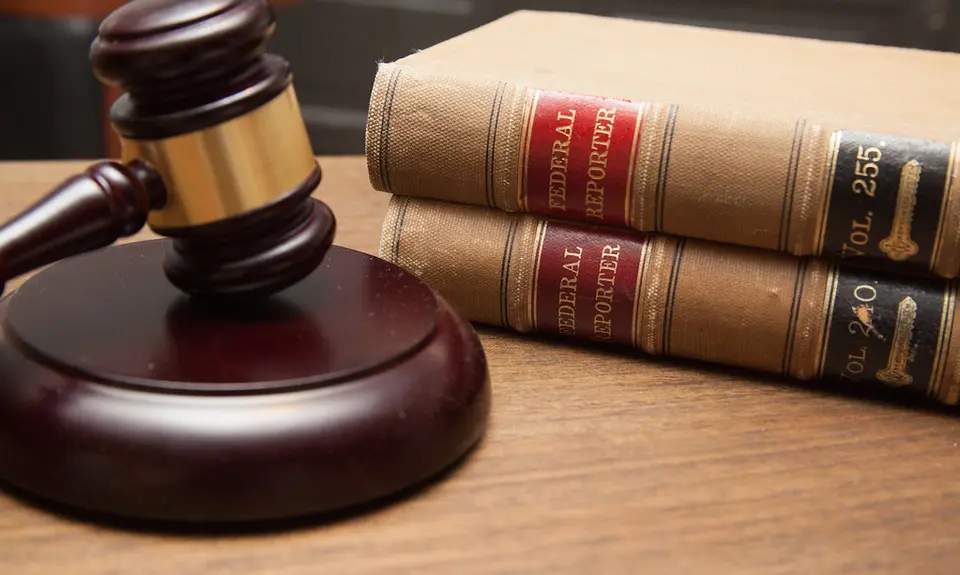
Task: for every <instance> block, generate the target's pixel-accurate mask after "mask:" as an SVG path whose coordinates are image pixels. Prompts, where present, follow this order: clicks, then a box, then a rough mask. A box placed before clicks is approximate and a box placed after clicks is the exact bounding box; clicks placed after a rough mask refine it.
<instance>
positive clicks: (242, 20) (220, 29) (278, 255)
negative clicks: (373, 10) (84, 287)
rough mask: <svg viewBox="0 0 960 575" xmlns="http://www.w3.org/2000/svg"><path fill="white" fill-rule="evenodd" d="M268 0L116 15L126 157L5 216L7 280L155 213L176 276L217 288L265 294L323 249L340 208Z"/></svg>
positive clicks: (110, 29) (196, 291) (109, 47)
mask: <svg viewBox="0 0 960 575" xmlns="http://www.w3.org/2000/svg"><path fill="white" fill-rule="evenodd" d="M275 26H276V22H275V15H274V11H273V10H272V8H271V6H270V5H269V4H268V3H267V2H266V1H265V0H245V1H235V0H234V1H231V0H219V1H207V2H186V3H177V2H168V1H164V0H148V1H145V2H135V3H132V4H128V5H126V6H122V7H120V8H119V9H118V10H117V11H115V12H114V13H112V14H111V15H110V16H109V17H107V18H106V19H105V20H104V21H103V23H102V25H101V27H100V32H99V35H98V37H97V38H96V40H95V41H94V42H93V45H92V47H91V49H90V59H91V62H92V64H93V67H94V73H95V74H96V75H97V77H98V78H100V79H101V80H102V81H103V82H104V83H108V84H113V85H117V86H119V87H120V88H121V89H122V90H124V93H123V95H122V96H121V97H120V98H119V99H118V100H117V101H116V102H115V103H114V105H113V107H112V109H111V113H110V120H111V123H112V125H113V126H114V127H115V129H116V131H117V133H118V134H119V135H120V138H121V143H122V158H121V161H119V162H118V161H103V162H98V163H95V164H93V165H91V166H90V167H89V168H88V169H87V170H86V171H85V172H84V173H82V174H79V175H76V176H74V177H72V178H70V179H68V180H67V181H65V182H63V183H62V184H61V185H60V186H58V187H57V188H56V189H54V190H52V191H51V192H50V194H48V195H47V196H46V197H44V198H43V199H41V201H39V202H38V203H37V204H35V205H34V206H31V207H30V208H28V209H27V210H26V211H25V212H24V213H23V214H21V215H20V216H19V217H17V218H15V219H13V220H12V221H10V222H9V223H7V224H6V225H5V226H3V227H2V228H0V280H2V281H7V280H9V279H10V278H12V277H15V276H17V275H20V274H23V273H25V272H28V271H31V270H33V269H36V268H38V267H41V266H43V265H46V264H49V263H51V262H53V261H57V260H60V259H63V258H65V257H68V256H71V255H76V254H78V253H82V252H86V251H90V250H92V249H97V248H102V247H105V246H107V245H110V244H112V243H114V242H116V241H117V240H118V239H120V238H122V237H126V236H130V235H132V234H135V233H137V232H138V231H140V230H141V229H142V227H143V226H144V225H145V224H146V225H149V227H150V228H151V229H152V230H153V231H154V232H156V233H157V234H159V235H162V236H166V237H169V238H172V239H173V242H172V245H171V249H170V250H169V252H168V253H167V257H166V258H165V260H164V262H163V269H164V271H165V273H166V275H167V277H168V278H169V280H170V281H171V282H172V283H173V284H174V285H176V286H177V287H178V288H180V289H181V290H183V291H184V292H186V293H188V294H191V295H195V296H201V297H202V296H206V297H217V296H226V297H259V296H265V295H269V294H272V293H275V292H277V291H280V290H282V289H284V288H286V287H288V286H290V285H292V284H293V283H295V282H297V281H299V280H300V279H302V278H303V277H304V276H305V275H307V274H309V273H310V272H311V271H313V270H314V269H315V268H316V267H317V265H319V264H320V262H321V261H322V260H323V257H324V254H325V253H326V252H327V249H328V248H329V247H330V245H331V243H332V241H333V237H334V231H335V227H336V220H335V218H334V216H333V214H332V212H331V211H330V209H329V208H328V207H327V206H326V205H325V204H324V203H323V202H321V201H320V200H318V199H316V198H313V197H311V193H312V192H313V191H314V190H315V189H316V188H317V186H318V185H319V183H320V180H321V171H320V167H319V165H318V163H317V161H316V159H315V157H314V155H313V151H312V148H311V145H310V140H309V137H308V134H307V130H306V126H305V125H304V122H303V118H302V117H301V115H300V108H299V104H298V102H297V97H296V93H295V90H294V87H293V82H292V72H291V70H290V66H289V64H288V63H287V62H286V61H285V60H284V59H283V58H281V57H279V56H276V55H273V54H266V53H265V46H266V42H267V40H268V39H269V37H270V36H271V35H272V34H273V32H274V30H275Z"/></svg>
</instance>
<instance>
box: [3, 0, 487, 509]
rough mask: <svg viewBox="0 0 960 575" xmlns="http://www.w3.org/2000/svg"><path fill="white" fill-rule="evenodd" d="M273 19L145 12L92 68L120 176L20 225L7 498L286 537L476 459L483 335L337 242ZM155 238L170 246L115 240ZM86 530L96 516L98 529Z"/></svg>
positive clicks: (171, 0)
mask: <svg viewBox="0 0 960 575" xmlns="http://www.w3.org/2000/svg"><path fill="white" fill-rule="evenodd" d="M275 25H276V23H275V15H274V12H273V10H272V9H271V7H270V5H269V4H268V2H267V1H266V0H190V1H188V2H187V1H177V0H134V1H132V2H130V3H128V4H126V5H124V6H122V7H120V8H119V9H117V10H116V11H115V12H114V13H112V14H111V15H109V16H108V17H107V18H106V19H105V20H104V21H103V23H102V25H101V28H100V33H99V36H98V37H97V38H96V40H95V41H94V42H93V45H92V46H91V50H90V59H91V61H92V63H93V67H94V71H95V73H96V75H97V76H98V77H100V78H101V79H102V80H103V81H104V82H108V83H113V84H116V85H118V86H120V87H121V88H122V89H123V91H124V93H123V95H122V96H121V97H120V98H119V99H118V100H117V101H116V102H115V104H114V105H113V107H112V110H111V113H110V118H111V121H112V123H113V126H114V127H115V129H116V131H117V133H118V134H119V135H120V137H121V141H122V150H123V151H122V158H120V159H119V160H117V161H102V162H96V163H93V164H92V165H90V166H89V168H88V169H86V170H85V171H84V172H83V173H81V174H77V175H76V176H74V177H71V178H69V179H68V180H66V181H65V182H63V183H62V184H61V185H59V186H58V187H57V188H56V189H54V190H52V191H51V192H50V193H49V194H48V195H47V196H45V197H44V198H42V199H41V200H40V201H39V202H37V203H36V204H34V205H32V206H30V207H28V208H27V209H26V211H24V212H23V213H21V214H20V215H19V216H17V217H15V218H14V219H13V220H11V221H10V222H8V223H7V224H6V225H5V226H3V227H2V228H0V281H4V282H6V281H8V280H10V279H11V278H13V277H15V276H17V275H20V274H24V273H26V272H28V271H31V270H35V269H37V268H40V267H42V266H44V265H46V264H51V265H49V267H47V268H46V269H43V270H41V271H39V272H38V273H36V274H35V275H33V276H32V277H30V278H28V279H26V281H25V282H24V283H23V284H22V285H21V286H20V287H18V288H17V289H16V290H11V291H10V293H8V294H6V295H5V296H4V297H3V298H2V299H0V480H2V481H3V483H4V484H5V485H10V486H14V487H15V488H17V489H18V490H20V491H22V492H23V493H26V494H30V495H33V496H36V497H39V498H40V499H41V500H43V501H46V502H54V503H56V504H58V507H63V508H66V510H71V511H77V510H79V511H84V512H93V513H94V516H95V517H107V518H115V517H118V516H119V517H124V518H128V519H130V518H132V519H134V520H137V522H139V521H140V520H145V521H147V522H148V523H152V522H155V521H159V522H162V523H169V522H173V523H183V522H187V523H193V524H197V523H200V524H213V525H220V524H223V523H229V524H234V523H236V522H243V523H250V522H253V523H260V522H262V521H267V522H273V521H274V520H284V519H288V518H291V517H295V516H306V515H312V514H323V513H325V512H328V511H343V510H345V509H350V508H353V507H355V506H358V505H360V506H361V507H363V506H366V505H369V504H373V503H374V502H377V501H381V502H382V501H388V500H391V496H396V495H398V494H401V493H410V492H411V491H415V490H416V489H415V488H416V486H418V485H423V484H425V483H429V482H430V480H431V479H432V478H435V477H438V476H440V475H441V474H442V472H443V471H445V470H449V469H450V468H452V467H453V466H455V465H456V464H457V463H458V462H459V461H462V459H463V458H464V457H466V456H467V454H468V453H470V452H471V451H472V448H473V447H474V446H475V445H476V444H477V443H478V442H479V441H480V439H481V437H482V436H483V433H484V431H485V429H486V422H487V418H488V413H489V410H490V394H491V392H490V378H489V373H488V370H487V365H486V357H485V355H484V351H483V348H482V346H481V343H480V340H479V338H478V336H477V334H476V333H475V332H474V331H473V329H472V326H471V325H470V324H469V323H468V322H466V321H464V320H463V319H462V318H461V316H460V315H459V314H458V313H457V312H456V310H454V309H453V308H452V307H451V306H450V305H449V304H448V303H447V302H446V301H445V300H444V299H443V298H442V297H441V296H440V295H438V294H437V293H435V292H434V291H433V290H432V289H430V287H429V286H427V285H425V284H424V283H422V282H421V281H420V280H418V279H417V278H416V277H415V276H414V275H413V274H411V273H408V272H406V271H405V270H403V269H401V268H400V267H398V266H396V265H394V264H391V263H388V262H385V261H383V260H380V259H378V258H376V257H374V256H372V255H369V254H365V253H362V252H359V251H356V250H351V249H348V248H345V247H341V246H337V245H335V244H334V243H333V237H334V232H335V227H336V220H335V218H334V216H333V213H332V212H331V210H330V209H329V208H328V207H327V205H326V204H324V203H323V202H322V201H320V200H319V199H317V198H315V197H313V192H314V191H315V190H316V189H317V188H318V186H319V185H320V182H321V171H320V167H319V163H318V161H317V159H316V158H315V156H314V155H313V152H312V149H311V144H310V140H309V138H308V134H307V130H306V127H305V125H304V122H303V119H302V117H301V115H300V110H299V105H298V103H297V97H296V94H295V92H294V88H293V82H292V73H291V70H290V67H289V65H288V63H287V62H286V61H285V60H284V59H282V58H280V57H279V56H276V55H272V54H268V53H266V50H265V45H266V43H267V40H268V38H269V37H270V36H271V34H272V33H273V31H274V28H275ZM145 225H149V227H150V229H152V230H153V231H155V232H156V233H157V234H158V235H160V236H161V237H160V238H159V239H151V240H147V241H140V242H128V243H125V244H124V245H113V246H112V245H110V244H113V243H116V242H117V240H118V239H120V238H123V237H128V236H131V235H133V234H135V233H137V232H138V231H139V230H141V229H143V227H144V226H145ZM81 516H84V517H86V516H87V515H86V513H81Z"/></svg>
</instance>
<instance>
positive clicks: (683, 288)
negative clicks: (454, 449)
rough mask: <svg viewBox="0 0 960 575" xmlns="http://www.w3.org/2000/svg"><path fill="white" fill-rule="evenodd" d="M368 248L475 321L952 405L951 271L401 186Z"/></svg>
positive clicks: (956, 358)
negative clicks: (438, 196) (646, 229)
mask: <svg viewBox="0 0 960 575" xmlns="http://www.w3.org/2000/svg"><path fill="white" fill-rule="evenodd" d="M379 255H380V257H381V258H383V259H385V260H387V261H390V262H393V263H395V264H397V265H399V266H400V267H402V268H404V269H406V270H409V271H410V272H412V273H413V274H415V275H416V276H418V277H419V278H421V279H422V280H423V281H424V282H425V283H427V284H428V285H430V286H431V287H432V288H434V289H435V290H436V291H437V292H438V293H439V294H440V295H441V296H443V297H444V298H445V299H446V300H447V301H448V302H450V303H451V304H452V305H453V306H454V307H455V308H456V309H458V311H459V312H460V313H462V314H463V315H464V316H465V317H466V318H467V319H468V320H469V321H472V322H476V323H479V324H488V325H492V326H500V327H504V328H507V329H510V330H514V331H516V332H518V333H531V334H541V335H544V336H553V337H560V338H572V341H575V342H579V341H584V342H587V341H589V342H597V344H598V345H603V344H604V343H607V344H614V345H617V346H620V347H622V348H625V349H629V350H635V351H639V352H641V353H642V354H647V355H649V356H656V355H660V356H667V357H675V358H686V359H691V360H696V361H702V362H707V363H713V364H718V365H726V366H733V367H739V368H745V369H749V370H754V371H757V372H764V373H768V374H776V375H779V376H784V377H785V378H792V379H796V380H800V381H813V380H821V381H823V380H830V381H841V380H842V381H844V382H847V383H848V384H850V385H851V386H854V387H857V386H864V387H867V388H874V389H880V388H881V387H883V388H884V389H885V390H886V391H892V392H893V393H894V394H898V393H901V392H902V393H904V394H908V395H911V396H912V397H913V398H915V399H918V400H921V401H933V402H939V403H942V404H946V405H956V404H957V402H958V398H960V371H958V370H960V338H958V340H957V342H954V341H953V336H954V335H957V330H958V329H960V322H956V321H955V316H956V311H957V309H956V308H957V283H956V282H957V281H958V280H951V279H944V278H935V277H923V276H910V275H907V274H889V273H885V272H880V271H877V270H871V269H868V268H864V267H859V266H849V265H846V264H843V263H838V262H830V261H827V260H824V259H821V258H816V257H809V256H807V257H801V256H794V255H791V254H786V253H783V252H777V251H773V250H763V249H760V248H752V247H746V246H737V245H733V244H721V243H717V242H711V241H707V240H699V239H696V238H685V237H679V236H669V235H664V234H656V233H639V232H636V231H631V230H623V229H617V228H610V227H606V226H598V225H592V224H586V223H583V222H572V221H568V220H558V219H553V218H547V217H543V216H539V215H535V214H526V213H522V212H507V211H503V210H496V209H493V208H489V207H484V206H471V205H467V204H455V203H451V202H443V201H439V200H433V199H426V198H411V197H405V196H398V195H395V196H393V197H391V199H390V202H389V207H388V210H387V213H386V216H385V218H384V221H383V227H382V232H381V237H380V248H379ZM954 343H958V345H956V346H955V345H954Z"/></svg>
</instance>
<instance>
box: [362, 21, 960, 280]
mask: <svg viewBox="0 0 960 575" xmlns="http://www.w3.org/2000/svg"><path fill="white" fill-rule="evenodd" d="M864 9H865V10H866V9H868V8H864ZM958 140H960V54H951V53H943V52H933V51H921V50H911V49H903V48H891V47H882V46H870V45H860V44H853V43H842V42H832V41H821V40H813V39H802V38H793V37H785V36H775V35H766V34H758V33H747V32H737V31H727V30H715V29H708V28H699V27H692V26H683V25H674V24H663V23H653V22H644V21H636V20H626V19H618V18H609V17H599V16H590V15H580V14H569V13H560V12H540V11H519V12H515V13H513V14H510V15H508V16H505V17H503V18H501V19H499V20H495V21H493V22H491V23H489V24H486V25H484V26H481V27H479V28H477V29H474V30H472V31H469V32H467V33H465V34H462V35H460V36H457V37H454V38H452V39H450V40H447V41H445V42H442V43H439V44H437V45H435V46H432V47H429V48H427V49H425V50H422V51H418V52H416V53H413V54H411V55H409V56H407V57H404V58H402V59H399V60H397V61H394V62H389V63H388V62H384V63H380V65H379V69H378V71H377V74H376V77H375V80H374V83H373V86H372V91H371V99H370V106H369V117H368V122H367V134H366V146H367V148H366V156H367V160H368V165H369V173H370V180H371V183H372V185H373V186H374V188H376V189H378V190H380V191H384V192H388V193H393V194H397V195H401V196H410V197H421V198H432V199H436V200H444V201H450V202H457V203H463V204H475V205H484V206H488V207H492V208H496V209H500V210H504V211H512V212H528V213H533V214H539V215H543V216H547V217H551V218H556V219H561V220H571V221H573V220H577V221H585V222H588V223H592V224H599V225H609V226H615V227H620V228H632V229H634V230H638V231H643V232H658V233H663V234H670V235H676V236H682V237H691V238H699V239H705V240H712V241H717V242H722V243H730V244H739V245H744V246H751V247H758V248H764V249H769V250H776V251H782V252H788V253H792V254H794V255H800V256H818V257H823V258H829V259H836V260H843V261H845V262H847V263H852V264H855V265H862V266H865V267H870V268H875V269H882V270H886V271H891V272H896V273H909V274H920V275H935V276H941V277H948V278H953V277H956V276H957V275H958V274H960V198H958V195H960V194H958V188H960V184H958V175H957V168H958V160H960V154H958V146H957V141H958Z"/></svg>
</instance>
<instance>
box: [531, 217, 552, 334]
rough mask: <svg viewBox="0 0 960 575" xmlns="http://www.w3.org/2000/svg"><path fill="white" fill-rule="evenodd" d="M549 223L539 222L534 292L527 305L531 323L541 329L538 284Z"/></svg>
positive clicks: (535, 250)
mask: <svg viewBox="0 0 960 575" xmlns="http://www.w3.org/2000/svg"><path fill="white" fill-rule="evenodd" d="M549 225H550V224H549V223H548V222H547V221H546V220H540V221H538V222H537V233H536V236H535V239H534V242H533V253H534V256H533V286H532V289H533V292H532V297H531V298H530V302H529V304H528V306H527V313H528V314H529V317H530V318H531V324H532V325H533V329H534V330H538V329H540V322H539V318H538V317H537V286H538V285H540V260H541V259H542V257H543V239H544V237H545V236H546V235H547V226H549Z"/></svg>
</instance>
